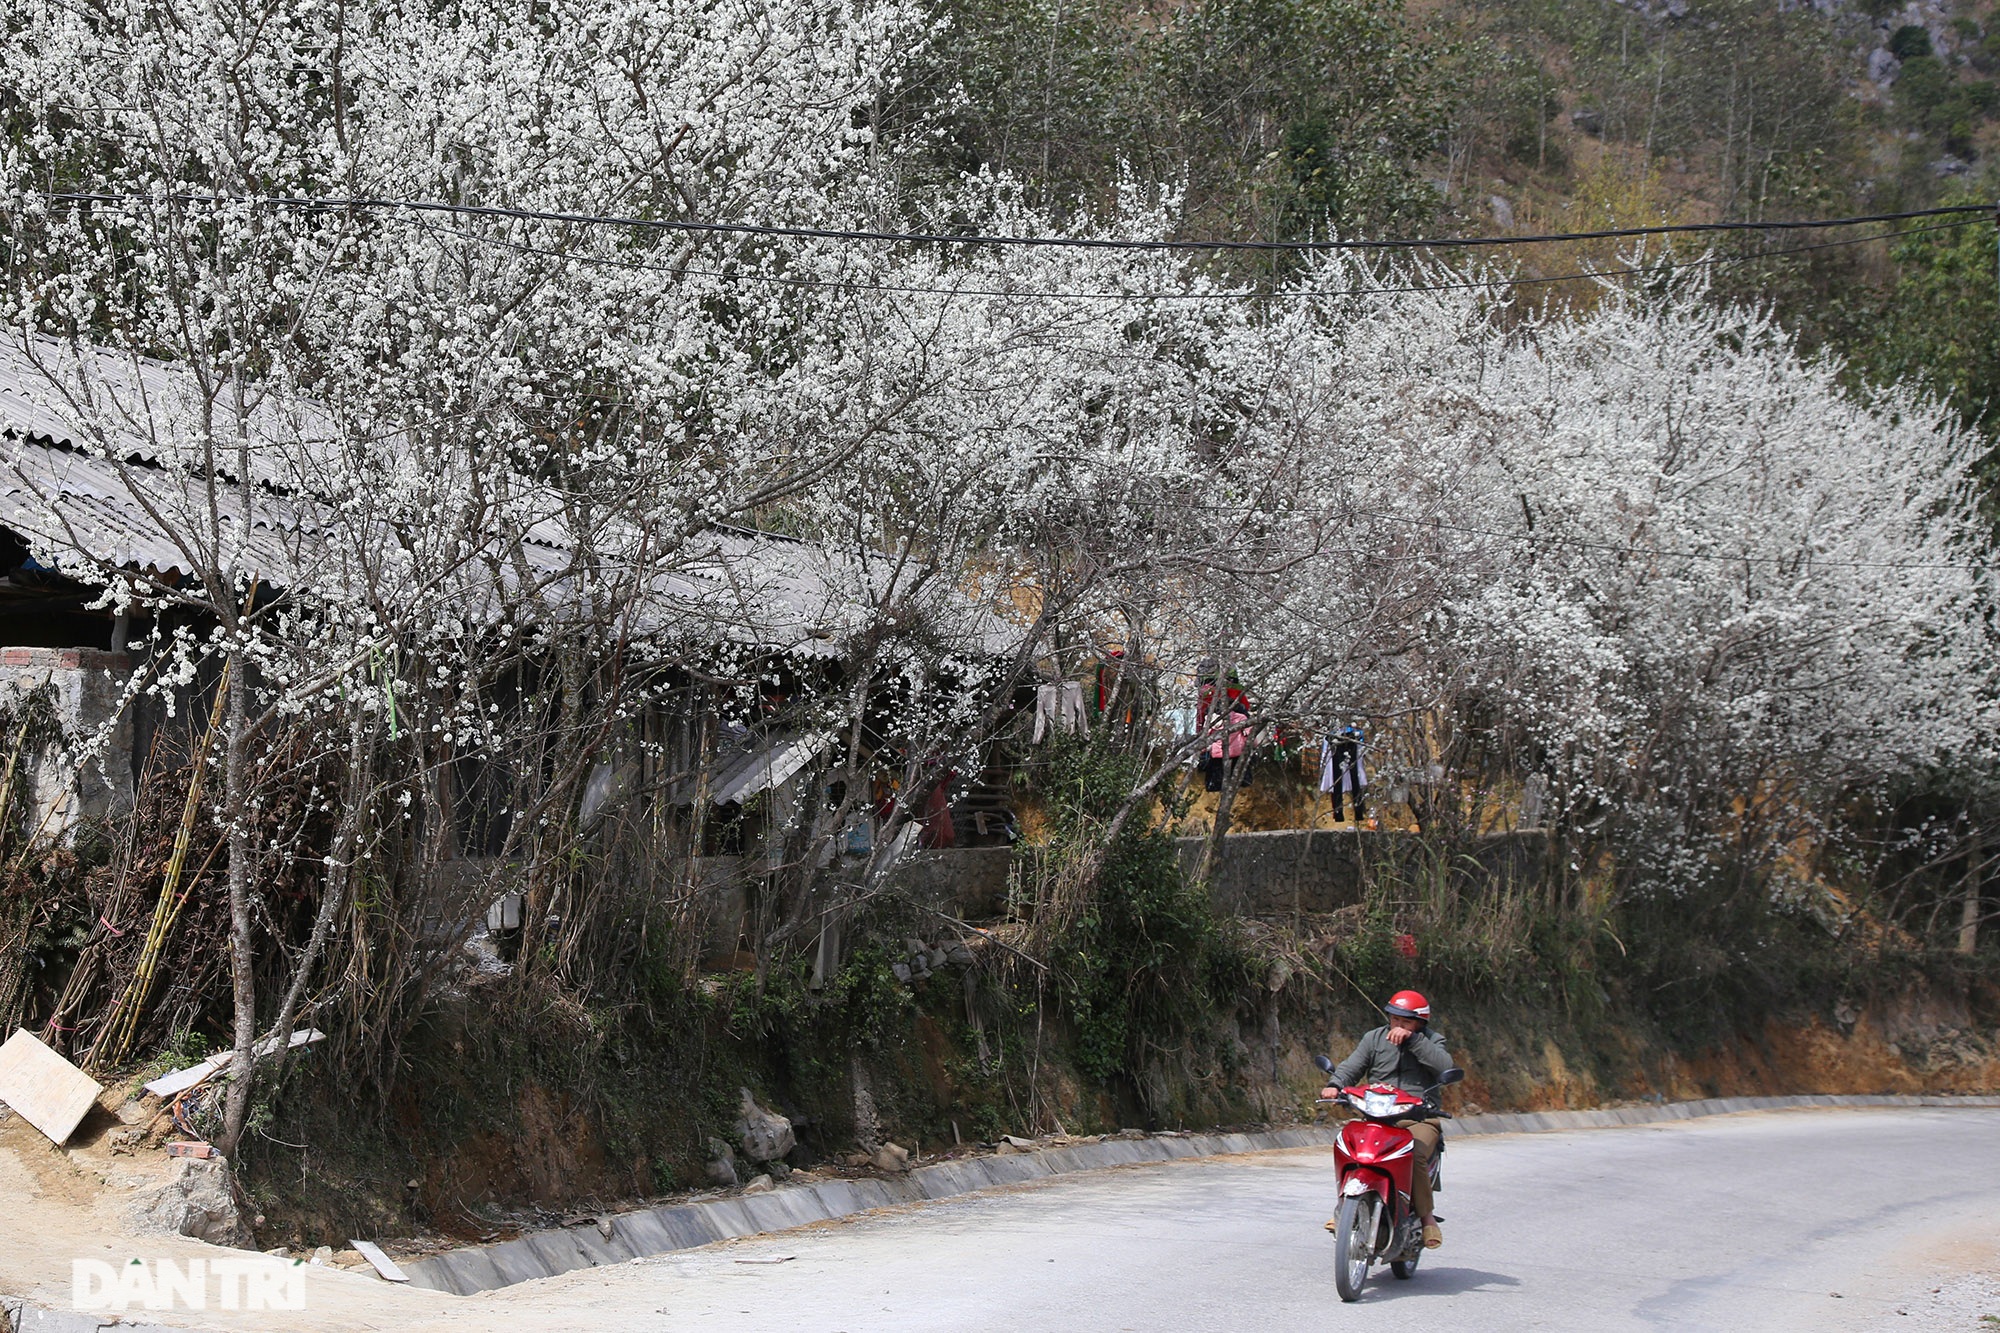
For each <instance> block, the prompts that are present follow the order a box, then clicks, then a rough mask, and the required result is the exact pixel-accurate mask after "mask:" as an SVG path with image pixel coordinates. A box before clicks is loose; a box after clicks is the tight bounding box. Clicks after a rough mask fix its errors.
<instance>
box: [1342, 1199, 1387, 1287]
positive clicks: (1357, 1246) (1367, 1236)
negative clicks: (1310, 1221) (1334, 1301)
mask: <svg viewBox="0 0 2000 1333" xmlns="http://www.w3.org/2000/svg"><path fill="white" fill-rule="evenodd" d="M1381 1206H1382V1201H1381V1200H1380V1199H1378V1198H1376V1197H1375V1196H1374V1195H1373V1194H1359V1195H1350V1196H1348V1197H1347V1198H1345V1199H1342V1200H1341V1201H1340V1211H1339V1212H1338V1213H1337V1214H1335V1217H1334V1228H1333V1287H1334V1290H1335V1291H1338V1292H1339V1293H1340V1299H1341V1300H1343V1301H1356V1300H1360V1299H1361V1284H1362V1283H1364V1282H1366V1281H1367V1280H1368V1265H1369V1264H1370V1263H1371V1262H1372V1261H1373V1260H1374V1258H1375V1214H1376V1210H1377V1209H1379V1208H1380V1207H1381Z"/></svg>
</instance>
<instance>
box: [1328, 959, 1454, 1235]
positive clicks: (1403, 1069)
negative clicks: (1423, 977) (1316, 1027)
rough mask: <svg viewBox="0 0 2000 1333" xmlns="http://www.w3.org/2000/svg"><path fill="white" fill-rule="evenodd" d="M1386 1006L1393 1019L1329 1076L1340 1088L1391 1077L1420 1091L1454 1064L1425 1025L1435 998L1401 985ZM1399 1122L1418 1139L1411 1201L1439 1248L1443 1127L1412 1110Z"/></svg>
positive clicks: (1441, 1042) (1408, 1089) (1406, 1089)
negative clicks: (1435, 1201) (1434, 1172)
mask: <svg viewBox="0 0 2000 1333" xmlns="http://www.w3.org/2000/svg"><path fill="white" fill-rule="evenodd" d="M1382 1012H1383V1013H1385V1014H1387V1015H1388V1016H1389V1021H1388V1023H1386V1024H1385V1025H1383V1026H1382V1027H1379V1028H1376V1029H1375V1030H1374V1031H1373V1032H1370V1033H1369V1034H1368V1035H1366V1036H1365V1037H1363V1038H1362V1039H1361V1040H1360V1041H1359V1042H1358V1043H1356V1045H1355V1047H1354V1052H1353V1054H1351V1055H1349V1056H1348V1057H1347V1058H1346V1059H1345V1060H1342V1061H1341V1062H1340V1063H1339V1064H1338V1065H1337V1066H1335V1067H1334V1071H1333V1075H1332V1077H1331V1078H1330V1079H1329V1080H1328V1082H1329V1083H1330V1084H1331V1085H1332V1086H1333V1087H1336V1088H1351V1087H1364V1086H1366V1085H1368V1084H1371V1083H1386V1084H1388V1085H1389V1086H1391V1087H1395V1088H1401V1089H1402V1090H1403V1091H1404V1092H1407V1093H1410V1094H1412V1095H1413V1096H1418V1097H1421V1096H1423V1094H1424V1092H1425V1091H1426V1090H1427V1089H1429V1088H1432V1087H1434V1086H1436V1084H1437V1082H1438V1080H1439V1078H1440V1077H1441V1076H1442V1075H1443V1074H1444V1071H1445V1070H1447V1069H1450V1068H1451V1067H1452V1061H1451V1056H1450V1054H1449V1053H1448V1052H1447V1051H1446V1050H1445V1048H1444V1038H1443V1037H1440V1036H1438V1035H1436V1034H1435V1033H1432V1032H1428V1031H1426V1029H1427V1028H1429V1026H1430V1019H1431V1005H1430V1001H1429V1000H1426V999H1425V998H1424V997H1423V996H1422V995H1420V994H1418V993H1417V992H1416V991H1413V990H1401V991H1397V992H1396V993H1395V994H1394V995H1392V996H1390V997H1389V1003H1387V1004H1385V1005H1383V1006H1382ZM1395 1123H1396V1124H1398V1125H1401V1126H1402V1127H1403V1128H1405V1129H1407V1130H1409V1131H1410V1137H1411V1138H1412V1139H1414V1140H1416V1158H1417V1161H1416V1169H1415V1170H1414V1171H1413V1172H1412V1173H1411V1176H1410V1206H1411V1207H1412V1208H1414V1209H1416V1212H1417V1215H1418V1216H1419V1217H1421V1218H1423V1220H1424V1248H1425V1249H1427V1250H1435V1249H1436V1248H1437V1247H1438V1246H1440V1245H1442V1244H1444V1233H1443V1232H1442V1231H1440V1230H1438V1224H1437V1215H1436V1214H1435V1213H1434V1212H1432V1211H1431V1203H1432V1200H1431V1159H1432V1158H1433V1157H1434V1156H1436V1154H1437V1150H1438V1144H1439V1143H1440V1142H1442V1141H1443V1138H1444V1131H1443V1130H1442V1129H1441V1128H1440V1127H1439V1125H1438V1122H1437V1121H1436V1120H1434V1119H1431V1118H1430V1117H1428V1116H1421V1115H1419V1116H1408V1117H1405V1118H1404V1119H1401V1120H1398V1121H1396V1122H1395ZM1327 1225H1328V1226H1329V1227H1331V1226H1332V1225H1333V1224H1332V1223H1330V1222H1329V1223H1328V1224H1327Z"/></svg>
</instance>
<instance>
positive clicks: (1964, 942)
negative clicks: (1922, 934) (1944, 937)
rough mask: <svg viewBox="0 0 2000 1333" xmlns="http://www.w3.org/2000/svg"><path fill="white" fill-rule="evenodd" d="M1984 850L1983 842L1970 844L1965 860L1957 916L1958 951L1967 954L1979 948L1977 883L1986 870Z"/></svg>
mask: <svg viewBox="0 0 2000 1333" xmlns="http://www.w3.org/2000/svg"><path fill="white" fill-rule="evenodd" d="M1985 850H1986V847H1985V844H1984V843H1983V842H1977V841H1975V842H1974V843H1973V844H1972V853H1971V855H1970V856H1968V857H1967V858H1966V866H1965V901H1964V905H1963V906H1962V907H1961V908H1960V909H1959V914H1958V951H1959V952H1960V953H1964V954H1969V953H1971V952H1973V950H1975V949H1977V948H1978V947H1979V882H1980V880H1981V879H1982V878H1984V872H1985V870H1986V861H1985V858H1984V857H1983V856H1982V855H1981V853H1983V852H1984V851H1985Z"/></svg>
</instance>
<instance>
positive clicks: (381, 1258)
mask: <svg viewBox="0 0 2000 1333" xmlns="http://www.w3.org/2000/svg"><path fill="white" fill-rule="evenodd" d="M347 1243H348V1244H349V1245H352V1246H353V1247H354V1252H355V1253H356V1254H358V1255H360V1256H361V1257H362V1258H363V1259H366V1260H367V1261H368V1262H369V1263H371V1264H374V1265H375V1271H376V1272H378V1273H380V1274H381V1275H382V1276H383V1277H384V1278H385V1279H387V1280H388V1281H390V1282H408V1281H409V1280H410V1279H409V1275H408V1274H406V1273H404V1272H403V1270H402V1269H400V1268H398V1267H396V1261H395V1260H394V1259H391V1258H390V1257H389V1256H388V1255H386V1254H384V1253H382V1247H381V1246H380V1245H377V1244H376V1243H375V1242H374V1241H372V1240H349V1241H348V1242H347Z"/></svg>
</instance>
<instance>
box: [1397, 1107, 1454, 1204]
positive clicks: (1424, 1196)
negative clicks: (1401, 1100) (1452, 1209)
mask: <svg viewBox="0 0 2000 1333" xmlns="http://www.w3.org/2000/svg"><path fill="white" fill-rule="evenodd" d="M1396 1123H1397V1124H1398V1125H1401V1126H1402V1127H1403V1128H1404V1129H1407V1130H1409V1131H1410V1137H1411V1138H1413V1139H1415V1140H1416V1141H1417V1151H1416V1154H1415V1155H1416V1159H1417V1160H1416V1164H1415V1165H1414V1166H1412V1167H1411V1168H1410V1206H1411V1207H1412V1208H1414V1209H1416V1211H1417V1216H1418V1217H1419V1218H1424V1217H1429V1216H1430V1215H1431V1209H1432V1200H1431V1158H1432V1157H1434V1156H1436V1155H1437V1150H1438V1144H1440V1143H1442V1142H1444V1129H1443V1127H1442V1126H1440V1125H1439V1124H1438V1122H1437V1121H1435V1120H1417V1119H1405V1120H1398V1121H1397V1122H1396Z"/></svg>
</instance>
